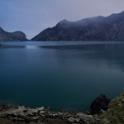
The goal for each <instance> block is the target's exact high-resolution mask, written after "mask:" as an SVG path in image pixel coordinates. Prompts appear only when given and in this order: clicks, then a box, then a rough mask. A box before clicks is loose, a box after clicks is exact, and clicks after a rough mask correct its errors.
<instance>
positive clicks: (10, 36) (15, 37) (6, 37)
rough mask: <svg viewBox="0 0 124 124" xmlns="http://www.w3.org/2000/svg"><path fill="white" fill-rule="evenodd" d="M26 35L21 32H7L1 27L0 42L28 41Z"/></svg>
mask: <svg viewBox="0 0 124 124" xmlns="http://www.w3.org/2000/svg"><path fill="white" fill-rule="evenodd" d="M26 40H27V38H26V35H25V34H24V33H23V32H21V31H16V32H7V31H5V30H4V29H3V28H1V27H0V41H26Z"/></svg>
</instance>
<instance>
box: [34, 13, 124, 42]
mask: <svg viewBox="0 0 124 124" xmlns="http://www.w3.org/2000/svg"><path fill="white" fill-rule="evenodd" d="M32 40H36V41H61V40H62V41H109V40H110V41H124V12H121V13H119V14H112V15H110V16H108V17H102V16H98V17H94V18H87V19H82V20H79V21H76V22H70V21H67V20H63V21H61V22H59V23H58V24H57V25H56V26H54V27H52V28H48V29H46V30H44V31H42V32H41V33H39V34H38V35H37V36H35V37H34V38H33V39H32Z"/></svg>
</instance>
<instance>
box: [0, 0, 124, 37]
mask: <svg viewBox="0 0 124 124" xmlns="http://www.w3.org/2000/svg"><path fill="white" fill-rule="evenodd" d="M121 11H124V0H0V26H1V27H2V28H4V29H5V30H7V31H10V32H12V31H16V30H19V31H23V32H25V33H26V35H27V37H28V38H32V37H33V36H35V35H36V34H38V33H39V32H41V31H42V30H44V29H45V28H48V27H52V26H54V25H55V24H56V23H58V22H59V21H60V20H63V19H67V20H70V21H76V20H80V19H83V18H87V17H93V16H99V15H102V16H108V15H110V14H112V13H119V12H121Z"/></svg>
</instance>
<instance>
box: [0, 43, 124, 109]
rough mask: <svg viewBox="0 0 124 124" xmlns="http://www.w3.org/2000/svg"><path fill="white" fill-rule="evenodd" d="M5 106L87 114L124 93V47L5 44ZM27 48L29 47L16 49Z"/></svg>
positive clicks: (1, 71) (1, 77) (1, 95)
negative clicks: (97, 102) (102, 99)
mask: <svg viewBox="0 0 124 124" xmlns="http://www.w3.org/2000/svg"><path fill="white" fill-rule="evenodd" d="M2 44H4V45H9V46H10V45H11V47H5V48H1V49H0V102H1V103H13V104H19V105H27V106H49V107H51V108H53V109H57V110H58V109H65V110H86V109H88V107H89V105H90V103H91V101H92V100H93V99H94V98H95V97H96V96H98V95H100V94H106V95H108V96H109V97H114V96H116V95H118V94H119V93H120V92H121V91H123V89H124V43H121V42H120V43H119V42H112V43H110V42H105V43H101V42H33V43H32V42H26V43H25V42H6V43H4V42H2ZM14 45H16V46H24V47H13V46H14Z"/></svg>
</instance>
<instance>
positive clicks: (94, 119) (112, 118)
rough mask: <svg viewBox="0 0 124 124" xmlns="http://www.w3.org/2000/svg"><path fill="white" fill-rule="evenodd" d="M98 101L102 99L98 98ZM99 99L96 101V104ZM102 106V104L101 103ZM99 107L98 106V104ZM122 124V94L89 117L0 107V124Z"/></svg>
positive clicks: (82, 114) (123, 114)
mask: <svg viewBox="0 0 124 124" xmlns="http://www.w3.org/2000/svg"><path fill="white" fill-rule="evenodd" d="M99 98H100V99H101V98H103V97H101V96H100V97H99ZM100 99H98V98H97V99H96V100H95V101H96V104H98V103H99V100H100ZM101 103H102V104H103V102H101ZM98 106H99V104H98ZM27 123H28V124H124V93H123V94H121V95H120V96H119V97H117V98H115V99H113V100H112V101H111V102H110V104H109V105H108V109H107V111H101V112H100V113H99V114H95V115H91V114H86V113H83V112H77V113H74V112H52V111H50V110H48V109H45V108H44V107H41V108H27V107H23V106H18V107H16V106H10V105H3V106H2V105H1V106H0V124H27Z"/></svg>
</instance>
